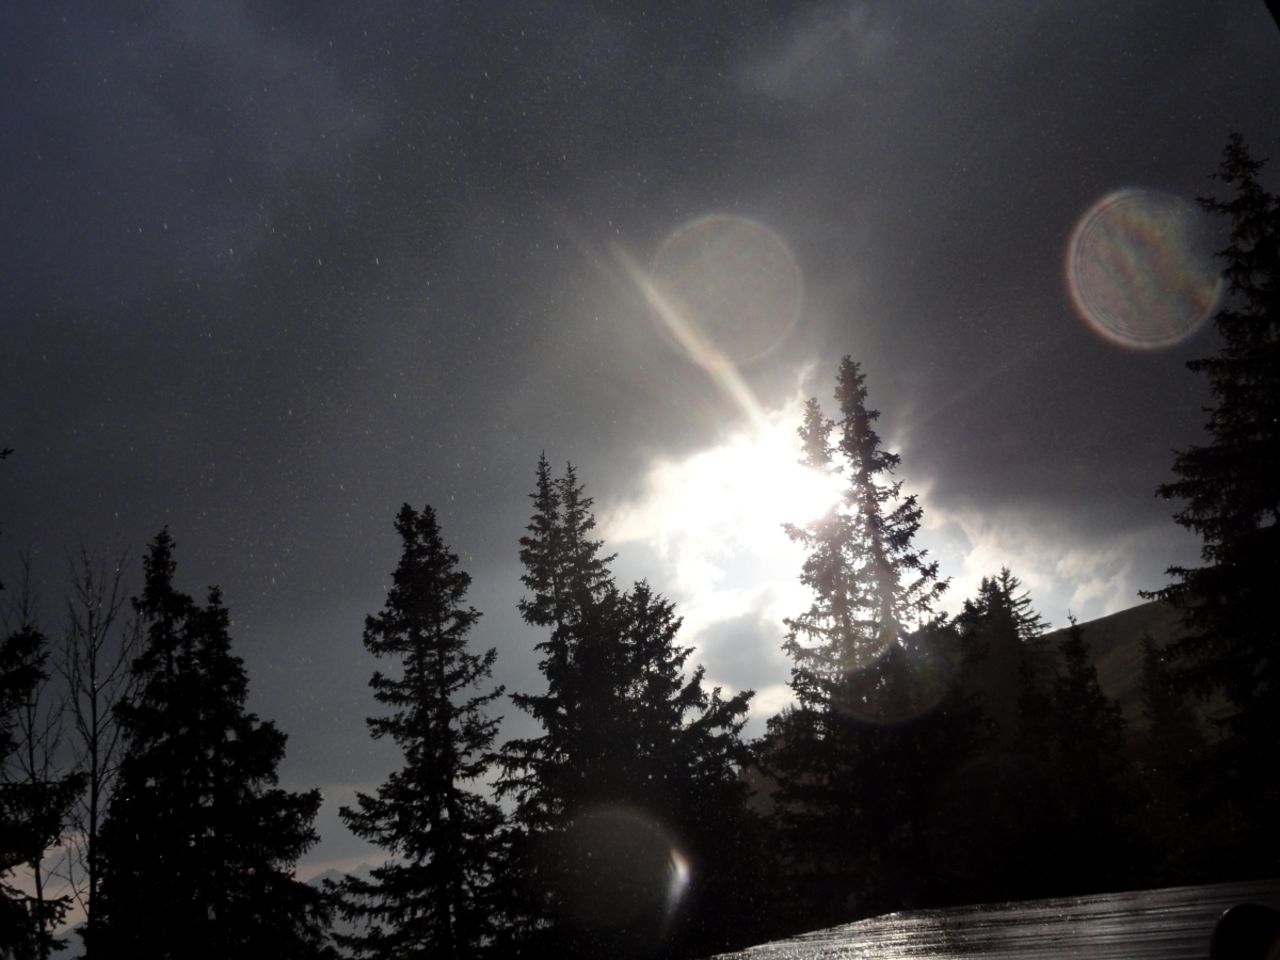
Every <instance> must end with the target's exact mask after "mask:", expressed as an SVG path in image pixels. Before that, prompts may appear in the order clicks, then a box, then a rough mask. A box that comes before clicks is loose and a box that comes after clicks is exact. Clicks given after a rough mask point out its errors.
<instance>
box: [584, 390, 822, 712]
mask: <svg viewBox="0 0 1280 960" xmlns="http://www.w3.org/2000/svg"><path fill="white" fill-rule="evenodd" d="M802 406H803V402H802V400H801V398H800V397H799V396H797V397H795V398H793V399H792V400H791V401H789V402H788V403H787V404H786V405H784V406H783V407H782V408H781V409H776V410H772V411H765V412H764V413H763V415H762V417H761V420H760V423H759V425H758V426H744V427H743V428H741V429H740V430H739V431H738V432H735V433H732V434H730V435H728V436H726V437H725V438H724V439H723V440H722V441H721V442H720V443H718V444H717V445H715V446H713V447H711V448H708V449H706V450H703V451H700V452H698V453H695V454H693V455H691V456H689V457H686V458H685V459H683V460H658V461H656V462H654V463H653V464H652V466H651V467H650V469H649V473H648V477H647V478H646V481H645V486H644V490H643V492H642V493H641V494H640V496H639V497H637V498H636V499H634V500H631V501H628V502H624V503H620V504H616V505H614V506H613V507H612V509H607V510H606V511H604V513H603V516H602V520H601V527H602V531H603V534H604V538H605V540H606V541H607V542H608V543H609V544H611V545H622V544H626V543H629V542H630V543H637V542H638V543H643V544H644V545H645V546H646V547H647V548H648V549H649V550H651V551H652V552H653V553H654V554H656V555H657V556H658V557H659V558H660V559H661V560H662V561H663V562H664V563H663V567H664V569H665V571H666V577H665V578H657V577H655V578H654V583H655V585H656V586H658V587H659V588H660V589H662V590H663V591H664V592H665V593H667V594H668V595H669V596H670V597H671V598H672V599H673V600H675V601H676V602H677V603H678V604H679V610H680V613H681V615H682V616H683V617H684V624H685V626H684V634H683V638H682V639H683V641H684V642H686V643H690V644H692V645H693V646H695V647H696V648H698V653H699V655H700V657H701V660H702V662H703V663H705V665H706V667H707V673H708V676H709V678H710V679H711V680H712V682H720V683H724V685H725V686H732V684H731V683H729V682H728V680H727V679H726V678H727V676H729V675H734V676H735V678H737V677H739V676H741V664H742V663H743V662H744V661H747V660H752V661H755V662H758V663H759V664H760V666H761V671H762V673H761V674H760V675H757V676H756V677H755V679H756V681H757V687H758V688H763V687H765V686H774V687H776V686H778V685H783V686H781V689H783V690H785V689H786V688H785V682H786V679H787V673H786V667H785V664H784V663H783V662H782V661H781V660H780V656H779V654H778V649H779V647H780V645H781V642H782V638H783V635H784V633H785V630H786V628H785V626H784V624H783V619H784V618H785V617H788V616H794V615H796V614H797V613H799V612H800V611H802V610H803V609H804V608H805V607H806V606H807V605H808V602H809V599H808V594H807V591H806V590H805V588H803V587H802V586H801V585H800V583H799V581H798V579H797V577H798V574H799V570H800V565H801V564H802V563H803V561H804V553H803V551H802V550H801V549H800V548H799V547H797V546H796V545H795V544H794V543H792V542H791V540H790V538H789V537H788V536H787V534H786V532H785V531H784V530H783V524H784V523H787V522H801V521H804V520H806V519H808V518H810V517H813V516H816V515H817V514H819V513H820V512H821V511H822V510H824V509H825V508H826V507H827V506H828V505H829V504H830V503H831V502H832V501H833V500H834V499H835V497H836V496H837V495H838V489H837V488H836V487H835V486H834V485H833V484H832V483H831V481H830V480H829V479H825V478H822V477H819V476H817V475H815V474H814V473H812V472H811V471H808V470H806V469H804V468H802V467H801V466H800V465H799V463H798V460H799V457H800V445H799V439H798V437H797V436H796V427H797V425H798V424H799V423H800V419H801V408H802ZM730 621H741V622H742V623H743V624H744V625H745V624H748V623H750V624H751V628H745V627H744V628H743V629H739V630H736V631H735V634H734V637H733V638H727V637H726V636H724V634H725V632H726V631H725V629H724V628H725V626H726V625H727V624H729V622H730ZM761 624H764V625H768V624H772V625H773V629H772V630H769V629H764V628H762V627H761ZM717 626H719V627H720V628H721V629H720V630H719V631H718V632H717V635H716V637H715V642H714V643H708V641H709V640H710V639H711V636H712V633H713V631H715V628H716V627H717ZM730 642H734V643H740V644H743V645H747V646H748V649H736V650H733V651H732V655H731V657H730V651H729V650H728V649H727V645H728V644H729V643H730ZM717 653H718V654H719V655H720V656H721V657H724V658H726V660H727V659H730V658H731V659H732V660H733V661H734V662H735V664H736V665H737V668H736V669H735V668H730V666H729V664H728V663H727V662H726V663H718V662H717V657H716V654H717ZM776 700H777V697H775V696H769V697H765V696H758V697H757V698H756V703H755V707H754V713H755V715H756V716H757V719H758V718H759V717H763V716H767V715H770V714H772V713H774V712H776V711H777V709H778V706H779V704H778V703H776V702H775V701H776Z"/></svg>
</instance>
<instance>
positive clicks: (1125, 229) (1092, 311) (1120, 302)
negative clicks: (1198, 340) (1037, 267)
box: [1066, 189, 1222, 350]
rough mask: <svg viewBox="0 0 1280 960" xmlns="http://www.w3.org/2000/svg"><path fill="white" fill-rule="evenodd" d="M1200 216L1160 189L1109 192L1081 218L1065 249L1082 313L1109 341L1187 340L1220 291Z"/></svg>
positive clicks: (1146, 345)
mask: <svg viewBox="0 0 1280 960" xmlns="http://www.w3.org/2000/svg"><path fill="white" fill-rule="evenodd" d="M1205 234H1206V231H1205V228H1204V223H1203V218H1202V215H1201V213H1200V211H1199V210H1198V209H1197V208H1196V207H1195V206H1193V205H1192V204H1190V203H1188V202H1187V201H1185V200H1183V199H1181V198H1179V197H1175V196H1170V195H1169V194H1165V193H1159V192H1157V191H1154V190H1145V189H1127V190H1119V191H1117V192H1115V193H1111V194H1108V195H1107V196H1105V197H1103V198H1102V199H1101V200H1099V201H1098V202H1097V203H1095V204H1094V205H1093V206H1092V207H1090V208H1089V210H1088V211H1087V212H1086V213H1085V214H1084V216H1083V217H1081V218H1080V222H1079V223H1078V224H1077V225H1076V228H1075V230H1074V231H1073V232H1072V234H1071V242H1070V244H1069V245H1068V248H1067V263H1066V270H1067V287H1068V289H1069V290H1070V292H1071V299H1072V302H1073V303H1074V304H1075V308H1076V310H1077V312H1078V313H1079V314H1080V316H1081V318H1082V319H1084V321H1085V322H1086V323H1088V324H1089V326H1090V327H1092V328H1093V329H1094V331H1096V332H1097V333H1098V334H1100V335H1101V336H1102V337H1104V338H1105V339H1106V340H1108V341H1110V342H1111V343H1114V344H1118V345H1119V346H1122V347H1129V348H1132V349H1139V350H1144V349H1155V348H1158V347H1167V346H1171V345H1173V344H1175V343H1179V342H1180V341H1182V340H1185V339H1186V338H1187V337H1189V336H1190V335H1191V334H1192V333H1194V332H1195V331H1196V330H1197V329H1198V328H1199V327H1200V325H1201V324H1202V323H1204V321H1205V319H1206V318H1207V317H1208V316H1209V315H1210V314H1211V313H1212V312H1213V309H1214V306H1215V304H1216V303H1217V302H1218V296H1219V293H1220V292H1221V289H1222V280H1221V277H1220V276H1219V274H1218V271H1217V269H1216V268H1215V267H1214V263H1213V256H1212V254H1211V253H1210V251H1209V249H1208V244H1207V242H1206V236H1205Z"/></svg>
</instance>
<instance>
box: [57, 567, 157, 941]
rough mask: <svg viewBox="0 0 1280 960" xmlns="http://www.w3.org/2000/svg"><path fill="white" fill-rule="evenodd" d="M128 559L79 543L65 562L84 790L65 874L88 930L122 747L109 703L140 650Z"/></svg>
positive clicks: (125, 691) (66, 648)
mask: <svg viewBox="0 0 1280 960" xmlns="http://www.w3.org/2000/svg"><path fill="white" fill-rule="evenodd" d="M127 559H128V557H127V554H126V553H124V552H121V553H119V554H118V555H116V556H115V557H114V558H111V557H108V556H107V555H106V554H97V555H95V554H93V553H91V552H90V551H89V550H87V549H86V548H85V547H84V546H81V547H80V552H79V554H78V555H76V556H74V557H72V558H70V561H69V566H70V579H71V594H70V597H69V598H68V601H67V627H66V634H65V637H64V643H63V647H62V658H61V662H60V663H59V665H58V666H59V673H60V674H61V676H62V678H63V680H64V682H65V687H66V698H67V710H66V712H67V716H68V719H69V722H70V724H71V730H70V732H69V741H70V750H71V754H72V758H73V761H74V763H75V768H76V769H77V770H78V771H80V773H81V774H82V775H83V776H84V780H85V789H84V791H83V793H82V794H81V796H80V799H79V801H78V802H77V804H76V805H75V807H74V808H73V810H72V826H73V828H74V834H73V835H74V842H73V843H72V844H71V850H70V853H69V856H68V858H67V862H66V879H67V881H68V882H69V883H70V885H71V887H72V889H73V890H74V892H75V898H76V901H77V904H78V905H79V907H80V909H81V911H83V913H84V916H85V926H86V929H88V928H91V927H92V925H93V904H94V898H95V896H96V894H97V887H98V879H99V872H98V862H97V850H98V830H99V827H100V825H101V823H102V818H103V815H104V814H105V812H106V806H107V801H108V800H109V799H110V796H111V789H112V786H113V784H114V782H115V775H116V769H117V766H118V763H119V754H120V749H121V746H122V743H121V731H120V727H119V725H118V724H117V723H116V716H115V707H116V704H118V703H120V702H121V701H122V700H124V699H125V698H126V697H128V695H129V692H130V687H131V683H132V679H131V677H132V674H131V670H130V667H131V665H132V663H133V658H134V657H135V656H137V653H138V648H139V636H140V634H139V626H138V622H137V620H136V619H135V618H133V617H128V616H126V614H127V610H128V608H127V607H126V599H127V585H126V582H125V571H126V565H127Z"/></svg>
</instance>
